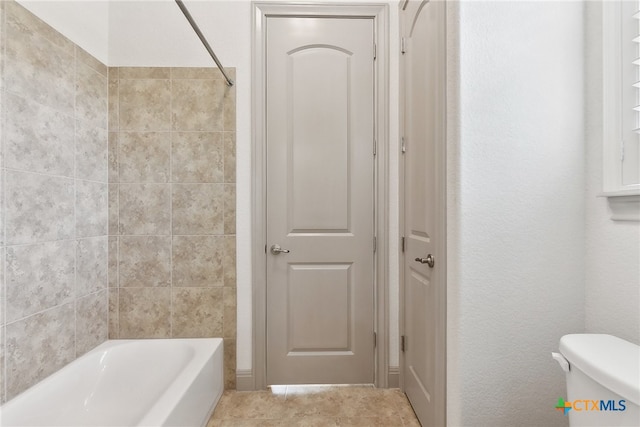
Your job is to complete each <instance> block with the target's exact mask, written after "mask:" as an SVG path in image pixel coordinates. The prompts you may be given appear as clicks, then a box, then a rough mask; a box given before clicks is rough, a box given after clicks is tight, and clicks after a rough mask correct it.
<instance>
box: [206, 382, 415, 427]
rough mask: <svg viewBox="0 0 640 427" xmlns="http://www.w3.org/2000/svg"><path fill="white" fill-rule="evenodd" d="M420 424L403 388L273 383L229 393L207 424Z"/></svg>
mask: <svg viewBox="0 0 640 427" xmlns="http://www.w3.org/2000/svg"><path fill="white" fill-rule="evenodd" d="M249 426H251V427H253V426H261V427H272V426H277V427H307V426H308V427H331V426H335V427H338V426H341V427H342V426H350V427H355V426H362V427H420V423H418V420H417V419H416V417H415V414H414V413H413V410H412V409H411V405H409V401H408V400H407V398H406V396H405V395H404V393H402V392H401V391H400V390H398V389H377V388H374V387H372V386H274V387H272V388H271V389H270V390H266V391H252V392H236V391H226V392H225V393H224V394H223V395H222V397H221V398H220V402H219V403H218V406H217V407H216V410H215V411H214V413H213V415H212V417H211V420H210V421H209V423H208V424H207V427H249Z"/></svg>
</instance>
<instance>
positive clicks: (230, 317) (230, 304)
mask: <svg viewBox="0 0 640 427" xmlns="http://www.w3.org/2000/svg"><path fill="white" fill-rule="evenodd" d="M222 289H223V293H224V325H223V331H222V336H223V338H225V339H229V338H230V339H235V338H236V329H237V327H236V324H237V319H236V317H237V306H238V303H237V296H236V288H235V287H234V288H229V287H224V288H222Z"/></svg>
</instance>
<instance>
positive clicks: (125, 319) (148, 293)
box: [118, 288, 171, 339]
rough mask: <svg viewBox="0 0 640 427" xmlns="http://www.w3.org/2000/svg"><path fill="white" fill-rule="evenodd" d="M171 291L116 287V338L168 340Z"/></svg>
mask: <svg viewBox="0 0 640 427" xmlns="http://www.w3.org/2000/svg"><path fill="white" fill-rule="evenodd" d="M170 307H171V289H170V288H119V309H120V312H119V315H118V322H119V337H120V338H121V339H124V338H170V336H171V324H170V319H171V310H170Z"/></svg>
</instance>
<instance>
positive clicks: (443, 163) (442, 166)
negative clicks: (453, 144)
mask: <svg viewBox="0 0 640 427" xmlns="http://www.w3.org/2000/svg"><path fill="white" fill-rule="evenodd" d="M408 1H409V0H403V1H401V2H400V3H399V5H398V7H399V18H400V20H403V19H404V14H403V13H402V12H403V11H404V9H405V8H406V7H407V4H408ZM427 2H428V0H427ZM447 13H448V10H447V8H446V7H445V10H444V21H443V22H442V25H443V32H444V35H445V36H444V37H445V40H444V42H443V43H444V44H443V46H442V47H443V48H444V49H442V51H441V52H440V55H441V57H442V61H443V62H442V64H443V65H442V67H443V71H444V80H445V82H448V80H447V67H448V65H449V63H448V62H447V51H446V45H447V42H448V40H447V39H446V37H447V32H446V27H447ZM407 24H408V23H405V22H401V24H400V42H401V46H402V47H401V50H400V55H404V54H405V51H404V40H405V34H404V33H403V28H405V27H406V25H407ZM399 68H400V72H399V77H400V84H399V90H400V94H399V95H400V96H399V100H400V102H399V112H400V115H399V118H400V120H399V131H400V154H399V157H398V161H399V165H398V176H399V181H400V191H399V218H398V219H399V230H400V238H401V239H404V231H405V229H404V227H405V199H406V196H407V195H406V183H405V150H404V147H405V145H404V144H405V142H404V139H405V138H404V134H405V132H404V130H405V129H404V119H405V90H406V81H405V66H404V59H403V58H402V57H401V58H400V63H399ZM443 92H444V104H445V105H444V114H443V119H442V126H443V129H444V135H443V138H442V141H440V143H438V144H436V148H435V152H436V180H437V182H438V184H439V185H437V189H436V195H435V198H436V205H437V207H436V228H437V231H438V234H439V236H441V238H440V241H439V242H438V244H437V245H436V249H435V252H434V255H435V257H436V260H437V262H438V264H439V265H442V266H443V267H442V268H441V269H440V270H439V272H440V273H439V277H438V280H441V281H442V286H443V289H442V291H441V292H439V293H438V303H439V304H441V306H442V311H441V312H440V313H441V316H440V319H438V320H439V321H440V322H441V323H440V325H439V330H438V333H439V335H438V338H437V339H438V341H439V342H440V343H441V345H442V348H441V349H440V351H436V358H437V363H438V364H439V365H440V366H442V367H443V371H442V372H441V373H440V375H441V377H440V378H439V384H440V390H437V392H441V394H442V395H441V396H437V398H438V399H439V408H440V414H439V415H440V420H441V421H442V425H446V419H447V377H448V372H447V332H448V331H447V293H448V286H447V277H448V276H447V272H448V264H447V239H448V237H447V158H448V157H447V148H448V138H449V136H450V135H449V128H448V126H447V113H448V110H447V106H448V100H449V98H448V96H449V86H448V85H445V87H444V89H443ZM401 242H402V243H401V248H400V256H399V264H400V266H399V267H400V268H399V273H400V286H399V289H400V295H399V301H400V307H399V321H400V325H399V327H400V333H399V337H400V339H402V337H403V336H404V335H405V326H406V325H405V301H404V297H405V262H406V253H405V251H404V247H403V244H404V240H401ZM409 345H410V344H409ZM399 361H400V367H399V369H400V389H401V390H404V384H405V378H404V368H405V354H404V352H403V350H402V349H401V350H400V357H399Z"/></svg>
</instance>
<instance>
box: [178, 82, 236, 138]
mask: <svg viewBox="0 0 640 427" xmlns="http://www.w3.org/2000/svg"><path fill="white" fill-rule="evenodd" d="M226 87H227V86H226V84H225V83H224V81H222V80H174V81H173V82H172V88H171V93H172V111H171V123H172V129H173V130H177V131H187V130H189V131H222V130H224V117H223V110H224V98H225V93H226Z"/></svg>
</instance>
